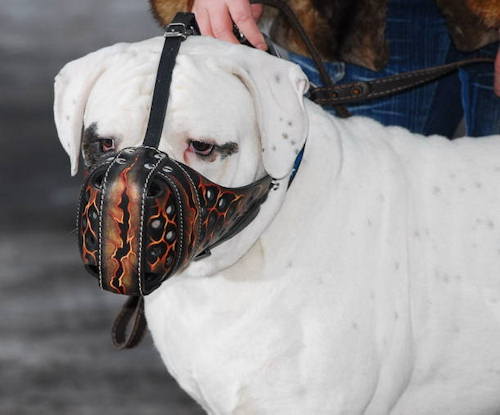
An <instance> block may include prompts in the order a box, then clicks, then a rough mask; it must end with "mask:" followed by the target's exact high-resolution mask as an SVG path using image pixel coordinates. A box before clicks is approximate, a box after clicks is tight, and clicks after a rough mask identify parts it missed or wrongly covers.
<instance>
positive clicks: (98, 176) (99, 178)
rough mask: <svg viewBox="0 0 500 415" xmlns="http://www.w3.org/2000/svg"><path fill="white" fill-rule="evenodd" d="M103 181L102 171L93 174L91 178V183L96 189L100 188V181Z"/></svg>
mask: <svg viewBox="0 0 500 415" xmlns="http://www.w3.org/2000/svg"><path fill="white" fill-rule="evenodd" d="M103 182H104V172H101V173H98V174H96V175H95V176H94V180H92V184H93V185H94V187H95V188H97V189H102V183H103Z"/></svg>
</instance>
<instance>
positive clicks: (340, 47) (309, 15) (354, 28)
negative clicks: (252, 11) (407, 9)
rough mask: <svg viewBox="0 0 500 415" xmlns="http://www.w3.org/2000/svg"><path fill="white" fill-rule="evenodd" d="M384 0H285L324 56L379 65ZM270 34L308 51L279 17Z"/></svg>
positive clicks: (383, 47) (384, 57)
mask: <svg viewBox="0 0 500 415" xmlns="http://www.w3.org/2000/svg"><path fill="white" fill-rule="evenodd" d="M385 3H386V0H288V4H289V5H290V7H291V8H292V9H293V11H294V12H295V13H296V14H297V17H298V18H299V20H300V22H301V23H302V25H303V26H304V29H305V31H306V33H307V34H308V36H309V37H310V38H311V40H312V42H313V43H314V44H315V45H316V47H317V48H318V49H319V51H320V53H321V55H322V57H323V58H324V59H325V60H343V61H346V62H349V63H354V64H357V65H361V66H364V67H367V68H369V69H373V70H378V69H381V68H382V67H383V66H384V65H385V63H386V62H387V56H388V48H387V44H386V42H385V40H384V29H385V13H386V7H385ZM271 37H272V38H273V39H274V40H275V41H277V42H278V43H280V44H282V45H283V46H285V45H286V47H287V48H288V49H290V50H292V51H293V52H296V53H300V54H305V55H307V50H306V49H305V47H304V45H303V44H302V41H301V40H300V37H299V36H298V35H296V34H295V32H294V31H293V30H292V29H291V28H290V27H289V25H288V23H287V22H286V21H285V20H284V19H283V18H278V19H277V21H276V22H275V24H274V26H273V30H272V32H271Z"/></svg>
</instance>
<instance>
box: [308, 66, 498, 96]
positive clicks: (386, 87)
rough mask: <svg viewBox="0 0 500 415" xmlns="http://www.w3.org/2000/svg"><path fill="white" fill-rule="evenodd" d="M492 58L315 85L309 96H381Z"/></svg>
mask: <svg viewBox="0 0 500 415" xmlns="http://www.w3.org/2000/svg"><path fill="white" fill-rule="evenodd" d="M484 62H493V59H491V58H471V59H465V60H462V61H458V62H453V63H449V64H446V65H441V66H434V67H432V68H425V69H419V70H416V71H411V72H403V73H400V74H397V75H393V76H389V77H386V78H379V79H374V80H371V81H364V82H351V83H348V84H340V85H333V86H327V87H318V88H313V89H311V90H310V99H311V100H313V101H314V102H316V103H317V104H319V105H338V104H354V103H358V102H364V101H368V100H370V99H375V98H382V97H385V96H388V95H393V94H396V93H398V92H402V91H405V90H407V89H410V88H414V87H416V86H419V85H422V84H425V83H427V82H430V81H434V80H436V79H438V78H440V77H442V76H444V75H447V74H449V73H451V72H453V71H455V70H457V69H458V68H460V67H462V66H465V65H470V64H475V63H484Z"/></svg>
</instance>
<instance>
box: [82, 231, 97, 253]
mask: <svg viewBox="0 0 500 415" xmlns="http://www.w3.org/2000/svg"><path fill="white" fill-rule="evenodd" d="M85 245H86V246H87V249H96V248H97V240H96V238H95V236H94V235H92V233H90V232H87V234H86V235H85Z"/></svg>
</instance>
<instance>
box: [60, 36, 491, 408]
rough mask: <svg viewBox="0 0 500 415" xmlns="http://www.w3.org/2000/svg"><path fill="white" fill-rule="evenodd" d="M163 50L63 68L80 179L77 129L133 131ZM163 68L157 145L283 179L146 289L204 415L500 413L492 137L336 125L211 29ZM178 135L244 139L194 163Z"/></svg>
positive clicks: (134, 140) (64, 136)
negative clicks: (221, 234) (223, 237)
mask: <svg viewBox="0 0 500 415" xmlns="http://www.w3.org/2000/svg"><path fill="white" fill-rule="evenodd" d="M160 48H161V41H160V40H159V39H153V40H149V41H145V42H141V43H138V44H132V45H118V46H114V47H111V48H106V49H103V50H101V51H98V52H96V53H95V54H93V55H90V56H88V57H86V58H82V60H79V61H76V62H75V63H71V64H69V66H67V67H66V68H65V69H63V71H62V72H61V75H59V77H58V81H57V83H56V106H55V115H56V123H57V126H58V131H59V134H60V138H61V141H62V143H63V146H64V148H65V149H66V150H67V151H68V153H69V154H70V157H71V160H72V165H73V169H72V171H73V172H75V171H76V168H75V163H76V160H77V158H78V152H79V145H80V144H79V135H78V134H79V130H81V124H82V123H84V124H85V125H90V124H91V123H92V122H97V123H98V133H99V134H102V135H112V136H113V137H115V138H118V139H119V148H120V147H124V146H126V145H139V144H140V143H141V141H142V138H143V135H144V131H145V126H146V121H147V113H148V110H149V102H150V96H151V91H152V83H153V82H154V75H155V69H156V65H157V62H158V53H159V50H160ZM174 75H175V76H174V83H173V87H172V88H173V95H172V98H171V103H170V105H169V110H168V114H167V121H166V127H165V130H164V134H163V141H162V149H163V150H165V151H168V152H169V154H171V155H172V156H173V157H174V158H177V159H179V160H181V161H183V162H187V163H188V164H190V165H191V166H192V167H194V168H195V169H197V170H199V171H200V172H201V173H203V174H206V175H207V176H208V177H210V178H212V179H214V180H217V181H219V182H220V183H221V184H224V185H233V186H236V185H242V184H247V183H250V182H251V181H252V180H254V179H255V178H257V177H260V176H261V175H262V174H263V172H264V170H266V171H268V172H269V173H271V174H273V175H274V176H275V177H278V178H280V179H281V180H280V183H281V186H280V188H279V189H278V190H277V191H274V192H271V195H270V198H269V200H268V201H267V202H266V203H265V204H264V206H263V209H262V211H261V213H260V214H259V216H258V217H257V219H256V220H255V221H254V222H253V223H252V224H251V226H249V227H248V228H247V229H246V230H245V231H243V232H242V233H241V234H239V235H238V236H237V237H235V238H233V239H232V240H230V241H228V242H226V243H224V244H223V245H221V246H220V247H219V248H217V249H216V250H215V252H214V255H213V256H212V257H210V258H207V259H205V260H203V261H200V262H199V263H194V264H193V265H191V266H190V267H188V268H187V269H186V271H185V272H184V273H182V274H179V275H176V276H174V277H172V278H171V279H170V280H168V281H167V282H165V283H164V284H163V285H162V286H161V287H160V288H159V289H158V290H157V291H155V292H154V293H152V294H151V295H149V296H147V297H146V313H147V318H148V324H149V327H150V329H151V332H152V334H153V338H154V341H155V344H156V346H157V348H158V350H159V351H160V354H161V356H162V358H163V361H164V362H165V364H166V366H167V368H168V370H169V371H170V373H171V374H172V375H173V376H174V377H175V378H176V379H177V381H178V382H179V383H180V385H181V386H182V387H183V388H184V389H185V390H186V391H187V392H188V393H189V394H190V395H191V396H192V397H193V398H194V399H196V400H197V401H198V402H199V403H200V405H202V406H203V408H204V409H205V410H206V411H207V412H208V413H210V414H273V415H274V414H287V415H289V414H301V415H302V414H361V413H364V414H389V413H390V414H404V415H407V414H412V415H414V414H416V415H418V414H445V413H446V414H457V415H461V414H463V415H465V414H494V413H499V412H500V393H499V391H500V210H499V207H500V158H499V157H498V154H499V152H500V136H495V137H485V138H481V139H470V138H463V139H460V140H455V141H452V142H450V141H448V140H446V139H445V138H442V137H437V136H433V137H429V138H425V137H422V136H418V135H414V134H411V133H409V132H408V131H407V130H404V129H402V128H398V127H390V128H388V127H383V126H381V125H380V124H378V123H376V122H374V121H372V120H369V119H367V118H358V117H356V118H351V119H348V120H340V119H336V118H334V117H331V116H330V115H328V114H327V113H326V112H324V111H323V110H322V109H321V108H319V107H318V106H316V105H315V104H313V103H311V102H309V101H307V100H306V101H305V103H304V104H303V103H302V99H301V98H300V97H301V95H302V93H303V92H304V90H305V87H306V80H305V77H304V75H303V74H302V73H301V72H300V71H299V70H298V69H297V67H296V66H294V65H292V64H289V63H286V62H284V61H279V60H277V59H275V58H272V57H269V56H267V55H266V54H264V53H262V52H259V51H255V50H250V49H248V48H246V47H242V46H230V45H227V44H224V43H221V42H218V41H215V40H211V39H205V38H197V39H189V40H188V41H186V42H185V44H184V45H183V46H182V48H181V54H180V56H179V58H178V61H177V66H176V69H175V74H174ZM278 80H279V82H278ZM73 101H74V102H75V104H74V105H73V106H72V105H71V103H72V102H73ZM71 108H76V110H75V109H71ZM67 112H68V113H67ZM66 117H68V119H66ZM290 123H291V125H289V124H290ZM77 130H78V131H77ZM77 132H78V134H77ZM283 133H285V134H287V138H284V137H283V135H282V134H283ZM306 135H308V138H307V145H306V151H305V154H304V160H303V162H302V165H301V167H300V170H299V172H298V175H297V177H296V179H295V181H294V183H293V184H292V186H291V187H290V189H289V190H288V192H286V191H285V188H286V182H287V176H288V175H289V173H290V169H291V166H292V164H293V159H294V158H295V151H296V150H297V149H300V147H301V145H302V142H303V141H304V139H305V138H306ZM189 137H191V138H193V137H197V138H207V137H209V138H211V139H214V140H215V141H217V142H222V143H223V142H225V141H228V140H229V141H235V142H237V143H238V145H239V148H240V152H239V153H238V154H237V155H234V156H231V157H228V159H227V160H224V161H223V160H219V161H216V162H214V163H207V162H203V161H200V160H199V159H197V158H196V157H194V158H193V157H191V158H190V157H188V158H187V159H186V156H185V153H184V150H185V148H186V140H187V138H189ZM292 140H293V141H294V144H293V145H292V144H291V141H292ZM261 147H264V149H265V151H264V153H262V152H261Z"/></svg>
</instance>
